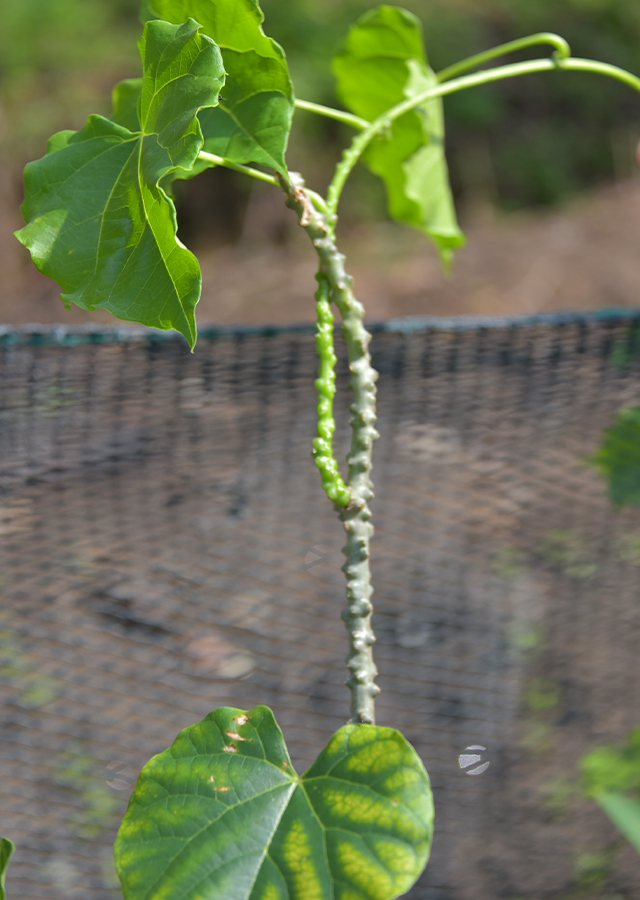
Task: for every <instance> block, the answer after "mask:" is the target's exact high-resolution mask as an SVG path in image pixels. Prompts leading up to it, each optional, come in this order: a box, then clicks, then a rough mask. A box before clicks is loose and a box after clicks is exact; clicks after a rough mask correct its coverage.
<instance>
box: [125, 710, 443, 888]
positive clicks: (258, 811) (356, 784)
mask: <svg viewBox="0 0 640 900" xmlns="http://www.w3.org/2000/svg"><path fill="white" fill-rule="evenodd" d="M432 827H433V805H432V800H431V791H430V787H429V779H428V776H427V773H426V772H425V770H424V767H423V765H422V763H421V762H420V759H419V758H418V756H417V755H416V753H415V751H414V750H413V748H412V747H411V746H410V745H409V744H408V743H407V741H406V740H405V739H404V738H403V737H402V735H401V734H399V733H398V732H397V731H394V730H393V729H391V728H378V727H375V726H372V725H346V726H345V727H344V728H341V729H340V730H339V731H338V732H336V734H334V736H333V737H332V738H331V740H330V741H329V743H328V745H327V746H326V747H325V749H324V750H323V751H322V753H321V754H320V756H319V757H318V758H317V760H316V761H315V762H314V763H313V765H312V766H311V768H310V769H308V770H307V772H305V774H304V775H302V776H300V777H299V776H297V775H296V774H295V772H294V770H293V767H292V765H291V760H290V758H289V754H288V752H287V748H286V745H285V742H284V738H283V736H282V733H281V731H280V729H279V728H278V725H277V724H276V721H275V719H274V716H273V713H272V712H271V710H270V709H268V708H267V707H266V706H257V707H255V708H254V709H252V710H250V711H249V712H243V711H242V710H238V709H232V708H228V707H227V708H223V709H217V710H214V711H213V712H212V713H210V714H209V715H208V716H207V717H206V718H205V719H204V720H203V721H202V722H199V723H197V724H196V725H193V726H191V727H189V728H186V729H185V730H184V731H182V732H181V733H180V734H179V735H178V737H177V738H176V740H175V742H174V743H173V745H172V746H171V747H170V748H169V749H168V750H165V751H164V752H163V753H160V754H159V755H158V756H156V757H154V758H153V759H152V760H151V761H150V762H149V763H147V765H146V766H145V767H144V769H143V770H142V773H141V775H140V778H139V779H138V783H137V785H136V788H135V790H134V792H133V795H132V797H131V801H130V803H129V808H128V810H127V814H126V816H125V818H124V820H123V822H122V825H121V827H120V831H119V833H118V838H117V840H116V846H115V855H116V867H117V869H118V873H119V876H120V879H121V882H122V887H123V893H124V897H125V900H143V898H144V900H161V898H162V900H178V898H180V900H217V898H221V897H224V898H225V900H392V898H395V897H398V896H399V895H400V894H402V893H404V892H405V891H407V890H408V889H409V888H410V887H411V885H412V884H413V883H414V882H415V880H416V878H417V877H418V875H419V874H420V873H421V871H422V870H423V868H424V866H425V864H426V862H427V859H428V856H429V849H430V844H431V835H432Z"/></svg>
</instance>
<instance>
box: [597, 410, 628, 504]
mask: <svg viewBox="0 0 640 900" xmlns="http://www.w3.org/2000/svg"><path fill="white" fill-rule="evenodd" d="M591 462H592V463H593V464H594V465H595V466H596V467H597V468H598V469H599V470H600V472H601V474H602V475H604V477H605V478H606V479H607V482H608V488H609V499H610V500H611V502H612V503H613V504H614V505H615V506H619V507H621V506H625V505H626V504H634V505H637V504H639V503H640V406H623V407H622V409H620V410H618V412H617V413H616V416H615V419H614V421H613V424H612V425H611V427H610V428H607V429H606V431H605V432H604V434H603V436H602V441H601V443H600V446H599V447H598V449H597V451H596V452H595V453H594V454H593V456H592V457H591Z"/></svg>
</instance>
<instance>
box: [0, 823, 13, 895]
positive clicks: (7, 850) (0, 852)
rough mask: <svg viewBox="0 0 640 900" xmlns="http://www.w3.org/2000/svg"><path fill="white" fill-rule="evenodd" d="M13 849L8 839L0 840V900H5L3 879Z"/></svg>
mask: <svg viewBox="0 0 640 900" xmlns="http://www.w3.org/2000/svg"><path fill="white" fill-rule="evenodd" d="M15 849H16V848H15V846H14V844H13V843H12V842H11V841H10V840H9V839H8V838H0V900H6V896H7V895H6V892H5V877H6V874H7V866H8V865H9V860H10V859H11V856H12V854H13V851H14V850H15Z"/></svg>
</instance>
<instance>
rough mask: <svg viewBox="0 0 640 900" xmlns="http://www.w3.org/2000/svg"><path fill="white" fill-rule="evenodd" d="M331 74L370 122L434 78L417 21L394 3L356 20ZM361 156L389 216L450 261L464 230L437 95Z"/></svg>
mask: <svg viewBox="0 0 640 900" xmlns="http://www.w3.org/2000/svg"><path fill="white" fill-rule="evenodd" d="M333 71H334V74H335V75H336V77H337V79H338V84H337V92H338V96H339V97H340V100H341V101H342V102H343V103H344V104H345V106H346V107H347V108H348V109H350V110H351V111H352V112H354V113H356V114H357V115H359V116H362V117H363V118H364V119H368V120H370V121H371V120H373V119H375V118H377V117H378V116H379V115H381V114H382V113H383V112H385V111H386V110H387V109H390V108H391V107H392V106H395V105H396V104H397V103H400V102H401V101H403V100H406V99H407V98H409V97H415V96H417V95H418V94H419V93H422V92H423V91H425V90H428V89H429V88H430V87H432V86H435V85H436V84H437V83H438V80H437V78H436V76H435V74H434V73H433V71H432V70H431V69H430V68H429V66H428V64H427V58H426V55H425V51H424V45H423V41H422V27H421V24H420V21H419V19H417V18H416V17H415V16H414V15H412V14H411V13H409V12H407V11H406V10H404V9H401V8H399V7H395V6H380V7H378V8H377V9H374V10H371V11H370V12H367V13H365V14H364V15H363V16H361V18H360V19H358V21H357V22H356V24H355V25H354V26H353V27H352V28H351V29H350V31H349V34H348V36H347V39H346V42H345V46H344V49H343V51H342V52H341V53H340V54H339V55H338V56H337V57H336V58H335V59H334V60H333ZM363 160H364V162H365V163H366V164H367V166H368V167H369V168H370V169H371V171H372V172H375V174H376V175H379V176H380V177H381V178H382V179H383V180H384V182H385V185H386V189H387V198H388V204H389V214H390V215H391V216H392V217H393V218H394V219H396V220H397V221H399V222H404V223H405V224H407V225H412V226H413V227H415V228H418V229H420V230H421V231H423V232H425V233H426V234H428V235H429V237H431V238H432V240H433V241H434V242H435V244H436V246H437V247H438V250H439V252H440V255H441V257H442V259H443V262H444V263H445V265H448V264H449V263H450V261H451V257H452V252H453V250H454V249H455V248H456V247H460V246H461V245H462V244H463V243H464V235H463V234H462V232H461V231H460V229H459V228H458V224H457V222H456V215H455V209H454V206H453V200H452V197H451V189H450V187H449V174H448V170H447V162H446V159H445V155H444V118H443V111H442V101H441V99H440V98H436V99H434V100H430V101H429V102H427V103H423V104H422V105H420V106H419V107H417V108H416V109H415V110H412V111H410V112H408V113H405V114H404V115H403V116H401V117H399V118H398V119H396V120H395V121H394V122H393V124H392V126H391V128H390V130H389V132H388V133H386V134H383V135H381V136H380V137H379V138H378V139H376V140H374V141H373V142H372V143H371V144H370V145H369V147H368V149H367V151H366V152H365V154H364V157H363Z"/></svg>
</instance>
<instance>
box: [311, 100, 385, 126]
mask: <svg viewBox="0 0 640 900" xmlns="http://www.w3.org/2000/svg"><path fill="white" fill-rule="evenodd" d="M295 105H296V109H306V110H308V111H309V112H314V113H317V114H318V115H319V116H326V118H327V119H335V120H336V121H338V122H344V124H345V125H352V126H353V127H354V128H357V129H358V130H359V131H362V130H363V128H366V127H367V125H369V122H368V120H367V119H361V118H360V116H354V115H353V113H349V112H345V111H344V110H342V109H334V108H333V107H332V106H322V105H321V104H320V103H311V102H310V101H309V100H299V99H298V98H297V97H296V101H295Z"/></svg>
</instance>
